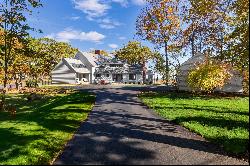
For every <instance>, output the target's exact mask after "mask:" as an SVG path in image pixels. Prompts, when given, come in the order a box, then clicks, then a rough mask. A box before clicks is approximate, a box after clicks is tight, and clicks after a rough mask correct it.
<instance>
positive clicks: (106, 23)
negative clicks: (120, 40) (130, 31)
mask: <svg viewBox="0 0 250 166" xmlns="http://www.w3.org/2000/svg"><path fill="white" fill-rule="evenodd" d="M97 22H98V23H99V26H100V27H101V28H104V29H113V28H115V27H117V26H120V25H121V23H120V22H118V21H115V20H112V19H110V18H104V19H99V20H98V21H97Z"/></svg>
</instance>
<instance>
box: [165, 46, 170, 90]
mask: <svg viewBox="0 0 250 166" xmlns="http://www.w3.org/2000/svg"><path fill="white" fill-rule="evenodd" d="M165 57H166V74H165V81H166V85H168V81H169V64H168V43H167V42H165Z"/></svg>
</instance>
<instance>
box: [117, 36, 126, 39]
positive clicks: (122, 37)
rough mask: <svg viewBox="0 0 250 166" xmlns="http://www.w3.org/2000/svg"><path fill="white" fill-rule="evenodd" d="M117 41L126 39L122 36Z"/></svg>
mask: <svg viewBox="0 0 250 166" xmlns="http://www.w3.org/2000/svg"><path fill="white" fill-rule="evenodd" d="M118 39H119V40H126V39H127V38H126V37H124V36H120V37H119V38H118Z"/></svg>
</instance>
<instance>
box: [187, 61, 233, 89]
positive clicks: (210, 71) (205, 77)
mask: <svg viewBox="0 0 250 166" xmlns="http://www.w3.org/2000/svg"><path fill="white" fill-rule="evenodd" d="M230 78H231V74H230V73H229V66H228V65H227V64H223V63H216V62H215V61H212V60H206V61H205V62H204V63H201V64H198V65H197V67H196V68H195V69H193V70H191V71H190V72H189V74H188V78H187V82H188V85H189V86H190V87H191V88H192V89H193V90H195V91H196V90H198V91H204V92H207V93H211V92H212V91H214V89H215V88H217V87H218V88H222V87H223V86H224V84H225V83H226V82H227V81H228V80H229V79H230Z"/></svg>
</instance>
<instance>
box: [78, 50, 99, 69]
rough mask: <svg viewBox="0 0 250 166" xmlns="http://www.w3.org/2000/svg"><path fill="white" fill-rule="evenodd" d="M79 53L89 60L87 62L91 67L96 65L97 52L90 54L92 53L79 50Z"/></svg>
mask: <svg viewBox="0 0 250 166" xmlns="http://www.w3.org/2000/svg"><path fill="white" fill-rule="evenodd" d="M80 53H81V54H82V55H84V56H85V57H86V58H87V60H88V61H89V63H91V65H92V66H93V67H96V66H97V61H98V57H97V54H92V53H88V52H81V51H80Z"/></svg>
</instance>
